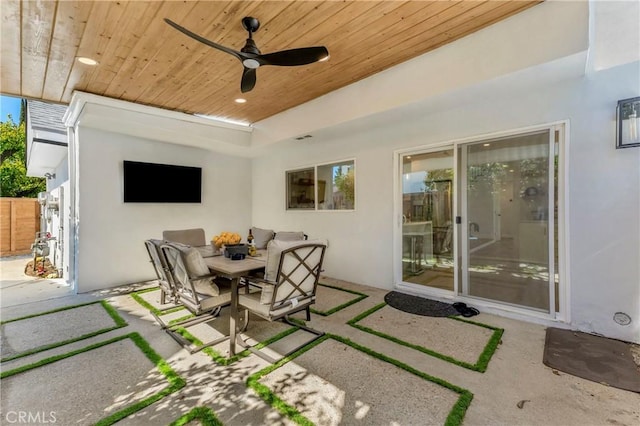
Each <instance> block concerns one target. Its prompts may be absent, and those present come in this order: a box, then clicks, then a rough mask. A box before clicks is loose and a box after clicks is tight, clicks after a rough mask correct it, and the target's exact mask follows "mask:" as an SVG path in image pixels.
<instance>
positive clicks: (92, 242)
mask: <svg viewBox="0 0 640 426" xmlns="http://www.w3.org/2000/svg"><path fill="white" fill-rule="evenodd" d="M77 135H78V141H79V170H78V173H79V180H80V184H79V194H78V196H79V212H80V217H79V226H78V234H79V246H78V252H79V254H78V259H77V262H78V277H77V283H78V291H79V292H86V291H90V290H95V289H101V288H106V287H113V286H116V285H119V284H126V283H132V282H137V281H144V280H149V279H153V278H154V272H153V269H152V268H151V266H150V264H149V257H148V255H147V253H146V251H145V248H144V244H143V242H144V240H145V239H149V238H161V237H162V231H163V230H166V229H186V228H204V230H205V233H206V236H207V238H208V239H210V238H211V237H212V236H213V235H215V234H216V233H219V232H221V231H224V230H228V231H235V232H240V233H244V232H245V230H247V229H248V228H249V227H250V224H251V221H250V217H251V196H250V194H251V177H250V173H251V164H250V160H247V159H244V158H239V157H231V156H228V155H224V154H219V153H215V152H211V151H207V150H203V149H198V148H192V147H186V146H179V145H172V144H168V143H163V142H156V141H153V140H149V139H142V138H139V137H135V136H128V135H123V134H119V133H112V132H108V131H104V130H98V129H93V128H87V127H82V125H80V126H79V128H78V134H77ZM123 160H132V161H144V162H150V163H164V164H177V165H183V166H194V167H202V203H201V204H171V203H124V202H123V171H122V162H123Z"/></svg>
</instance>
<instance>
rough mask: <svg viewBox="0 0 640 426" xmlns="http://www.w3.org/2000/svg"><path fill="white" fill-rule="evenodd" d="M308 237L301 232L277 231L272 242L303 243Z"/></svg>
mask: <svg viewBox="0 0 640 426" xmlns="http://www.w3.org/2000/svg"><path fill="white" fill-rule="evenodd" d="M308 238H309V237H308V236H307V234H305V233H304V232H302V231H298V232H290V231H278V232H276V233H275V235H274V236H273V239H274V240H277V241H303V240H306V239H308Z"/></svg>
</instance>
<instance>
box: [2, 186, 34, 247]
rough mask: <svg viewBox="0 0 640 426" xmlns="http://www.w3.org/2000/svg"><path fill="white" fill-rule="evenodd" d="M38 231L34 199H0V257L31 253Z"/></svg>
mask: <svg viewBox="0 0 640 426" xmlns="http://www.w3.org/2000/svg"><path fill="white" fill-rule="evenodd" d="M38 231H40V204H38V200H37V199H36V198H0V256H13V255H17V254H28V253H31V244H33V242H34V240H35V238H36V232H38Z"/></svg>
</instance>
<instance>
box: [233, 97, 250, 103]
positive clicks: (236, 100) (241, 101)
mask: <svg viewBox="0 0 640 426" xmlns="http://www.w3.org/2000/svg"><path fill="white" fill-rule="evenodd" d="M245 102H247V100H246V99H245V98H238V99H235V103H237V104H243V103H245Z"/></svg>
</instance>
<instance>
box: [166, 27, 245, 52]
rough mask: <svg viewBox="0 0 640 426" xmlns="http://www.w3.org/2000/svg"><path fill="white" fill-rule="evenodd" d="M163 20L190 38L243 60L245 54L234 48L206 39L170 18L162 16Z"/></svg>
mask: <svg viewBox="0 0 640 426" xmlns="http://www.w3.org/2000/svg"><path fill="white" fill-rule="evenodd" d="M164 21H165V22H166V23H167V24H169V25H171V26H172V27H173V28H175V29H176V30H178V31H180V32H181V33H183V34H186V35H188V36H189V37H191V38H192V39H195V40H198V41H199V42H200V43H204V44H206V45H207V46H209V47H213V48H214V49H218V50H222V51H223V52H226V53H228V54H230V55H233V56H235V57H236V58H238V59H239V60H241V61H242V60H243V59H245V55H243V54H242V53H241V52H238V51H236V50H233V49H230V48H228V47H225V46H223V45H221V44H218V43H214V42H212V41H211V40H207V39H206V38H204V37H202V36H199V35H198V34H196V33H194V32H191V31H189V30H188V29H186V28H185V27H182V26H180V25H178V24H176V23H175V22H173V21H172V20H171V19H167V18H164Z"/></svg>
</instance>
